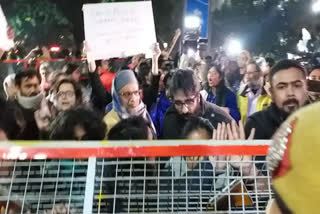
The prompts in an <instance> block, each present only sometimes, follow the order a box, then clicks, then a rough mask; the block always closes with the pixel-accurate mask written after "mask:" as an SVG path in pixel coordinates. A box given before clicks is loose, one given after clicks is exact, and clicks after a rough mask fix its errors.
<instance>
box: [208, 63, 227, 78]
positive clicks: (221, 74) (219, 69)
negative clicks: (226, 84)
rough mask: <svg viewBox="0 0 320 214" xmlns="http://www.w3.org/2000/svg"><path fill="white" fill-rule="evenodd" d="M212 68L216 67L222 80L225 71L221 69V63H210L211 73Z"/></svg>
mask: <svg viewBox="0 0 320 214" xmlns="http://www.w3.org/2000/svg"><path fill="white" fill-rule="evenodd" d="M212 68H215V69H216V71H217V72H218V74H219V76H220V78H221V80H223V79H224V73H223V72H222V70H221V66H219V65H210V68H209V70H208V73H210V70H211V69H212Z"/></svg>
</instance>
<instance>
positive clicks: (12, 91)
mask: <svg viewBox="0 0 320 214" xmlns="http://www.w3.org/2000/svg"><path fill="white" fill-rule="evenodd" d="M15 77H16V74H9V75H8V76H7V77H6V78H5V79H4V81H3V89H4V92H5V94H6V96H7V100H14V99H15V97H16V96H17V89H16V83H15Z"/></svg>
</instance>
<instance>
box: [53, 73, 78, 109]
mask: <svg viewBox="0 0 320 214" xmlns="http://www.w3.org/2000/svg"><path fill="white" fill-rule="evenodd" d="M62 84H71V85H72V86H73V89H74V93H75V95H76V101H77V104H81V103H82V91H81V88H80V86H79V84H78V83H76V82H75V81H74V80H72V79H70V78H66V79H62V80H60V81H59V82H57V83H56V84H55V85H54V86H53V92H54V93H55V94H57V93H58V92H59V89H60V86H61V85H62Z"/></svg>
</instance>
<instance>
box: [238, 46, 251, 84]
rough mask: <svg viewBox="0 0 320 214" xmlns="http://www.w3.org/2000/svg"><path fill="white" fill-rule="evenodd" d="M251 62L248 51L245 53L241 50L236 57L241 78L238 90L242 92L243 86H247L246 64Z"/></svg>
mask: <svg viewBox="0 0 320 214" xmlns="http://www.w3.org/2000/svg"><path fill="white" fill-rule="evenodd" d="M250 61H251V55H250V53H249V51H246V50H243V51H242V52H241V53H240V54H239V56H238V59H237V62H238V66H239V68H240V74H241V76H242V78H241V83H240V88H239V89H240V90H242V89H243V88H244V87H245V85H246V84H247V81H248V79H247V74H246V72H247V65H248V63H249V62H250Z"/></svg>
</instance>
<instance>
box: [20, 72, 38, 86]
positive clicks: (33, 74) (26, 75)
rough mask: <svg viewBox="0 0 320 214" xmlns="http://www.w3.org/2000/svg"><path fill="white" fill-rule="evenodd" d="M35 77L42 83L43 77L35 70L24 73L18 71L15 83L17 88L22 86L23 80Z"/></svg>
mask: <svg viewBox="0 0 320 214" xmlns="http://www.w3.org/2000/svg"><path fill="white" fill-rule="evenodd" d="M33 77H37V78H38V80H39V83H41V75H40V73H39V72H37V71H35V70H34V69H26V70H22V71H18V73H17V74H16V77H15V83H16V85H17V86H21V82H22V80H23V79H25V78H27V79H31V78H33Z"/></svg>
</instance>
